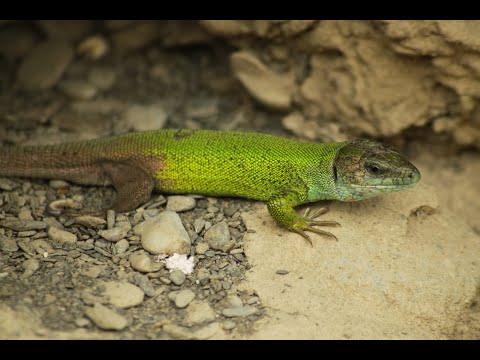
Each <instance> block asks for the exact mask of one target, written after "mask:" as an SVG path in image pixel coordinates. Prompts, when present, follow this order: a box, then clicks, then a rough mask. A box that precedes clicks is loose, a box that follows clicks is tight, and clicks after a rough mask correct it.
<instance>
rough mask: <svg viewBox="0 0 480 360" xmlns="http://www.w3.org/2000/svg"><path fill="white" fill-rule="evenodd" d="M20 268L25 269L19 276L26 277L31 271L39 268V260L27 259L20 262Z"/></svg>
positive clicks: (31, 273) (30, 274)
mask: <svg viewBox="0 0 480 360" xmlns="http://www.w3.org/2000/svg"><path fill="white" fill-rule="evenodd" d="M22 268H23V270H25V271H24V273H23V274H22V276H21V278H22V279H26V278H29V277H30V276H32V275H33V273H34V272H35V271H37V270H38V269H39V268H40V262H39V261H38V260H37V259H28V260H25V261H24V262H23V263H22Z"/></svg>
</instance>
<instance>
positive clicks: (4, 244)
mask: <svg viewBox="0 0 480 360" xmlns="http://www.w3.org/2000/svg"><path fill="white" fill-rule="evenodd" d="M17 250H18V245H17V242H16V241H15V240H14V239H10V238H7V237H4V236H2V235H0V251H3V252H6V253H12V252H15V251H17Z"/></svg>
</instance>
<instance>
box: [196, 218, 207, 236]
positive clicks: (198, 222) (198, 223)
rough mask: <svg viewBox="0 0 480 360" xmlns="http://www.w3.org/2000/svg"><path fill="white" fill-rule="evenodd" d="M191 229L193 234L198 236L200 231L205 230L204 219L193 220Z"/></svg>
mask: <svg viewBox="0 0 480 360" xmlns="http://www.w3.org/2000/svg"><path fill="white" fill-rule="evenodd" d="M193 228H194V229H195V232H196V233H197V234H200V233H201V232H202V230H203V229H204V228H205V219H202V218H198V219H195V221H194V222H193Z"/></svg>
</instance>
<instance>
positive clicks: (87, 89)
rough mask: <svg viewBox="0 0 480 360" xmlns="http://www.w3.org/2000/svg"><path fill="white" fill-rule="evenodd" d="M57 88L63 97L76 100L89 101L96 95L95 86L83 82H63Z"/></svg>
mask: <svg viewBox="0 0 480 360" xmlns="http://www.w3.org/2000/svg"><path fill="white" fill-rule="evenodd" d="M58 88H59V89H60V91H62V92H63V93H64V94H65V95H67V96H70V97H71V98H72V99H76V100H90V99H92V98H93V97H94V96H95V95H97V89H96V88H95V86H93V85H92V84H90V83H88V82H86V81H83V80H64V81H62V82H61V83H60V84H59V85H58Z"/></svg>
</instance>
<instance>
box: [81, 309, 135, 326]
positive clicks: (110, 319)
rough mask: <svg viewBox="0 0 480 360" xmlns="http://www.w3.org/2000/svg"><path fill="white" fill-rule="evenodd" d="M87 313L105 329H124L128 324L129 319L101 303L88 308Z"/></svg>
mask: <svg viewBox="0 0 480 360" xmlns="http://www.w3.org/2000/svg"><path fill="white" fill-rule="evenodd" d="M85 315H87V317H88V318H90V319H91V320H92V321H93V322H94V323H95V325H97V326H98V327H99V328H100V329H103V330H123V329H125V328H126V327H127V325H128V321H127V319H125V318H124V317H123V316H121V315H119V314H117V313H116V312H115V311H113V310H110V309H109V308H107V307H106V306H103V305H101V304H99V303H96V304H95V305H94V306H93V307H89V308H87V309H86V310H85Z"/></svg>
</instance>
